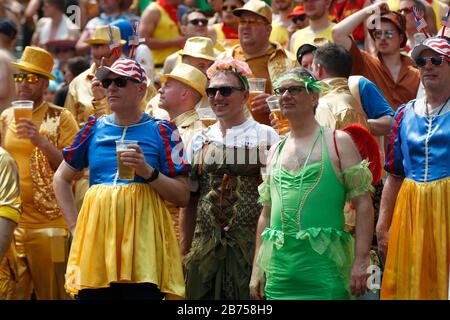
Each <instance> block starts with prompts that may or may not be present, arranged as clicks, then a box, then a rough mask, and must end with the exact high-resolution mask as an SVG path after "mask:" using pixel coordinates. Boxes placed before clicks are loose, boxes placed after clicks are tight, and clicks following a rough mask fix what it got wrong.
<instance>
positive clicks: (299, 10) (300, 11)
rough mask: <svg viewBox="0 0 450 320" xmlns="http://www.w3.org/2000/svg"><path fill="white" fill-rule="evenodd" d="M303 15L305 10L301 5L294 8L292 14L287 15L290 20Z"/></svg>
mask: <svg viewBox="0 0 450 320" xmlns="http://www.w3.org/2000/svg"><path fill="white" fill-rule="evenodd" d="M303 14H305V8H304V7H303V4H299V5H296V6H295V7H294V10H292V12H291V13H289V14H288V15H287V17H288V18H289V19H290V18H293V17H298V16H301V15H303Z"/></svg>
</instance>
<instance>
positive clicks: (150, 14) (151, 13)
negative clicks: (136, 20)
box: [142, 6, 161, 22]
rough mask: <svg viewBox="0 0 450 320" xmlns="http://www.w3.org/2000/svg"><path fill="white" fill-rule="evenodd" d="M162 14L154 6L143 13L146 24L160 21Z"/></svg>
mask: <svg viewBox="0 0 450 320" xmlns="http://www.w3.org/2000/svg"><path fill="white" fill-rule="evenodd" d="M160 15H161V13H160V12H159V9H158V8H156V7H154V6H148V7H147V8H146V9H145V10H144V12H143V13H142V20H143V21H145V22H152V20H153V19H156V18H157V19H159V16H160Z"/></svg>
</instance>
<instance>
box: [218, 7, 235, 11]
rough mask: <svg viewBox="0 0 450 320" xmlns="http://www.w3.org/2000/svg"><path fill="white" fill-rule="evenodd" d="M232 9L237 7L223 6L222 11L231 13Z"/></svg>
mask: <svg viewBox="0 0 450 320" xmlns="http://www.w3.org/2000/svg"><path fill="white" fill-rule="evenodd" d="M234 9H237V6H223V7H222V11H233V10H234Z"/></svg>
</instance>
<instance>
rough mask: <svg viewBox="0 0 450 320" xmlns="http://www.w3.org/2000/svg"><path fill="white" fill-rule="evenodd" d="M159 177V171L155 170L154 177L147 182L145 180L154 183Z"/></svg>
mask: <svg viewBox="0 0 450 320" xmlns="http://www.w3.org/2000/svg"><path fill="white" fill-rule="evenodd" d="M158 176H159V170H158V169H156V168H153V173H152V175H151V176H150V178H148V179H147V180H145V182H147V183H150V182H153V181H155V180H156V179H158Z"/></svg>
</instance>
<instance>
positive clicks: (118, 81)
mask: <svg viewBox="0 0 450 320" xmlns="http://www.w3.org/2000/svg"><path fill="white" fill-rule="evenodd" d="M128 81H131V82H134V83H140V82H139V81H137V80H136V79H132V78H126V77H119V78H115V79H109V78H106V79H103V80H102V87H103V88H105V89H108V88H109V86H110V85H111V83H113V82H114V84H115V85H116V87H118V88H124V87H126V86H127V82H128Z"/></svg>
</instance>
